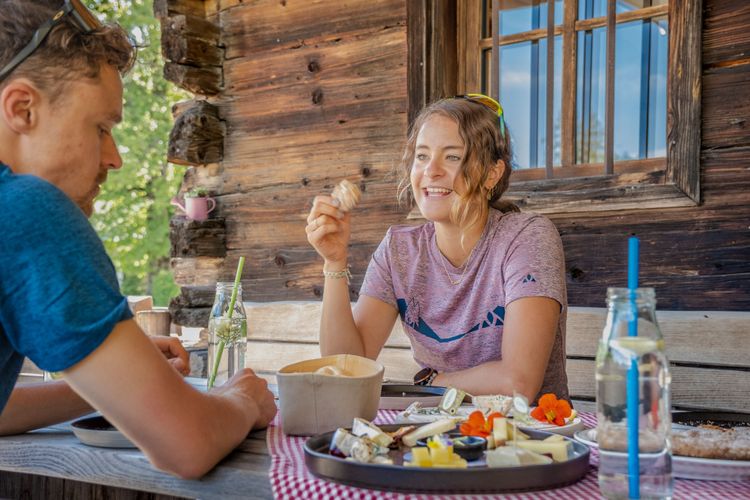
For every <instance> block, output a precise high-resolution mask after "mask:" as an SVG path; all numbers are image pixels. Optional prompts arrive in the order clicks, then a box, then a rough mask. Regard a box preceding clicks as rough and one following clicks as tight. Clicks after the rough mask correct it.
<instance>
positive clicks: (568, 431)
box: [518, 417, 586, 438]
mask: <svg viewBox="0 0 750 500" xmlns="http://www.w3.org/2000/svg"><path fill="white" fill-rule="evenodd" d="M518 427H519V429H521V430H524V429H533V430H535V431H544V432H551V433H552V434H560V435H562V436H567V437H569V438H572V437H573V435H574V434H575V433H576V432H578V431H582V430H584V429H585V428H586V425H585V424H584V423H583V420H581V417H576V418H574V419H573V420H571V421H570V422H568V423H567V424H565V425H555V424H545V423H544V422H539V421H538V420H534V419H533V418H529V422H528V423H519V424H518Z"/></svg>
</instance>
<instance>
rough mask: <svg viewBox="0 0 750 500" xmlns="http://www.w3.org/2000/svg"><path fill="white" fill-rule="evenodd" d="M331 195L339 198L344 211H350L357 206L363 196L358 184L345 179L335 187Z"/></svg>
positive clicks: (340, 206)
mask: <svg viewBox="0 0 750 500" xmlns="http://www.w3.org/2000/svg"><path fill="white" fill-rule="evenodd" d="M331 196H332V197H334V198H336V199H337V200H339V203H340V204H341V205H339V208H340V209H341V210H342V211H344V212H348V211H350V210H351V209H353V208H354V207H356V206H357V203H359V199H360V198H361V197H362V191H360V189H359V187H357V185H356V184H352V183H351V182H349V181H348V180H346V179H344V180H342V181H341V182H339V183H338V184H337V185H336V187H335V188H333V192H332V193H331Z"/></svg>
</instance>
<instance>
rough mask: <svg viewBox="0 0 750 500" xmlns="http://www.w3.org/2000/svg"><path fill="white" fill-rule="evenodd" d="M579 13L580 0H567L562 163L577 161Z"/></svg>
mask: <svg viewBox="0 0 750 500" xmlns="http://www.w3.org/2000/svg"><path fill="white" fill-rule="evenodd" d="M577 15H578V1H577V0H568V1H567V2H565V5H564V7H563V28H564V29H563V39H562V52H563V53H562V66H563V67H562V71H563V74H562V103H561V105H562V120H561V123H560V149H561V156H560V159H561V163H562V165H573V164H574V163H575V150H576V149H575V146H576V137H575V134H576V106H575V104H576V92H577V85H578V78H577V64H578V56H577V50H578V40H576V34H575V29H574V27H575V21H576V16H577ZM554 176H555V174H554V172H553V173H552V175H551V176H547V177H554Z"/></svg>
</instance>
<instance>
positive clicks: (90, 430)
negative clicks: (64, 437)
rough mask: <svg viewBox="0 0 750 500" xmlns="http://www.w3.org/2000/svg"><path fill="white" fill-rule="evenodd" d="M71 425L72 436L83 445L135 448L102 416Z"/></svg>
mask: <svg viewBox="0 0 750 500" xmlns="http://www.w3.org/2000/svg"><path fill="white" fill-rule="evenodd" d="M71 425H72V427H73V434H75V436H76V437H77V438H78V439H79V440H80V441H81V442H82V443H83V444H86V445H89V446H98V447H100V448H137V446H136V445H134V444H133V443H132V441H130V440H129V439H128V438H127V437H125V435H124V434H123V433H121V432H120V431H118V430H117V429H116V428H115V427H114V426H113V425H112V424H110V423H109V421H108V420H107V419H106V418H104V417H102V416H96V417H86V418H82V419H80V420H76V421H75V422H73V423H72V424H71Z"/></svg>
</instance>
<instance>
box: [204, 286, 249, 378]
mask: <svg viewBox="0 0 750 500" xmlns="http://www.w3.org/2000/svg"><path fill="white" fill-rule="evenodd" d="M233 287H234V283H227V282H219V283H216V296H215V297H214V305H213V307H212V308H211V316H210V317H209V320H208V360H207V361H208V388H209V389H210V388H211V387H213V386H216V385H222V384H223V383H224V382H226V381H227V380H229V379H230V378H231V377H232V376H233V375H234V374H235V373H237V372H238V371H239V370H241V369H243V368H244V367H245V351H246V349H247V315H246V314H245V307H244V306H243V305H242V285H241V284H238V286H237V296H236V297H235V300H234V307H233V308H232V314H231V317H230V314H229V307H230V303H231V301H232V289H233Z"/></svg>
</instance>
